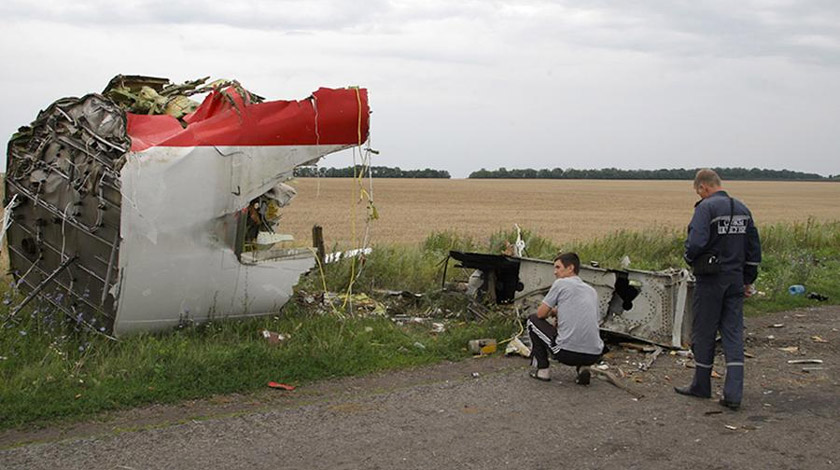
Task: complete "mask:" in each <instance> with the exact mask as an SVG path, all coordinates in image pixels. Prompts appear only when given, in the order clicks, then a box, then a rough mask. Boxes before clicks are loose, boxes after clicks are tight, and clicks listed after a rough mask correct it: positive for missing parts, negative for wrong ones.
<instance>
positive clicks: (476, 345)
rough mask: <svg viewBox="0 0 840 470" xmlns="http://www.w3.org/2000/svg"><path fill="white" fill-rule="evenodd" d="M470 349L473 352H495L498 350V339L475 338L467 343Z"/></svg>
mask: <svg viewBox="0 0 840 470" xmlns="http://www.w3.org/2000/svg"><path fill="white" fill-rule="evenodd" d="M467 345H468V346H467V347H468V349H469V351H470V352H471V353H473V354H482V355H484V354H493V353H494V352H496V340H495V339H493V338H481V339H473V340H470V341H469V343H467Z"/></svg>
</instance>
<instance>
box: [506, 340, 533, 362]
mask: <svg viewBox="0 0 840 470" xmlns="http://www.w3.org/2000/svg"><path fill="white" fill-rule="evenodd" d="M514 354H519V355H520V356H522V357H531V349H530V348H528V346H525V343H523V342H522V340H520V339H519V338H513V339H512V340H510V342H509V343H508V345H507V347H506V348H505V356H512V355H514Z"/></svg>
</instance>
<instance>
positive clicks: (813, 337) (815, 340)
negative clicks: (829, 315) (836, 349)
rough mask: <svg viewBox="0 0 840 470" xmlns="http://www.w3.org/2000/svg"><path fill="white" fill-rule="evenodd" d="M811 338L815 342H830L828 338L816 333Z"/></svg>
mask: <svg viewBox="0 0 840 470" xmlns="http://www.w3.org/2000/svg"><path fill="white" fill-rule="evenodd" d="M811 340H812V341H813V342H815V343H827V342H828V340H827V339H823V338H821V337H819V336H816V335H814V336H811Z"/></svg>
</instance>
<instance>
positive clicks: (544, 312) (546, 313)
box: [537, 302, 557, 319]
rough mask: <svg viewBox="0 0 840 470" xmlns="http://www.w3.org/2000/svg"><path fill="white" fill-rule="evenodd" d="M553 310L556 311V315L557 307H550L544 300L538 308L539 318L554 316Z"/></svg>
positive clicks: (555, 312)
mask: <svg viewBox="0 0 840 470" xmlns="http://www.w3.org/2000/svg"><path fill="white" fill-rule="evenodd" d="M552 312H554V315H556V314H557V309H556V308H554V307H549V306H548V305H547V304H546V303H545V302H542V303H540V306H539V307H538V308H537V318H543V319H545V318H548V317H550V316H552Z"/></svg>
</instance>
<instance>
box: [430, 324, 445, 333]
mask: <svg viewBox="0 0 840 470" xmlns="http://www.w3.org/2000/svg"><path fill="white" fill-rule="evenodd" d="M444 331H446V326H445V325H444V324H443V323H432V333H443V332H444Z"/></svg>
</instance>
